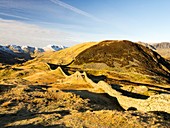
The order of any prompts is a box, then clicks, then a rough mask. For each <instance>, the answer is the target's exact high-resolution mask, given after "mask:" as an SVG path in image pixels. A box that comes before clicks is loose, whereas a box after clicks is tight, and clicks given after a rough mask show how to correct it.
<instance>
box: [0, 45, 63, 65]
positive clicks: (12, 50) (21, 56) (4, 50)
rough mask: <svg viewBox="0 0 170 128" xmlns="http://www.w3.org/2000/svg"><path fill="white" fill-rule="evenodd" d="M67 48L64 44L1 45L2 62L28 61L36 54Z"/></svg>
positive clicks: (0, 58) (0, 61) (0, 60)
mask: <svg viewBox="0 0 170 128" xmlns="http://www.w3.org/2000/svg"><path fill="white" fill-rule="evenodd" d="M64 48H66V47H65V46H62V45H48V46H47V47H44V48H37V47H31V46H18V45H6V46H2V45H0V63H1V64H16V63H23V62H26V61H28V60H30V59H32V58H33V57H35V56H36V54H37V53H43V52H48V51H58V50H61V49H64Z"/></svg>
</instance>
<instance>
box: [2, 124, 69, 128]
mask: <svg viewBox="0 0 170 128" xmlns="http://www.w3.org/2000/svg"><path fill="white" fill-rule="evenodd" d="M5 128H70V127H66V126H65V125H64V124H57V125H50V126H44V125H40V124H35V125H34V124H27V125H17V126H9V127H5Z"/></svg>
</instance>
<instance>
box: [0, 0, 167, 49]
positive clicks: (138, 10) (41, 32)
mask: <svg viewBox="0 0 170 128" xmlns="http://www.w3.org/2000/svg"><path fill="white" fill-rule="evenodd" d="M169 6H170V1H169V0H0V39H1V40H0V43H1V44H6V43H8V44H9V43H15V44H19V45H33V46H39V47H40V46H45V45H48V44H49V43H56V44H62V45H66V46H71V45H74V44H77V43H81V42H87V41H101V40H105V39H118V40H120V39H128V40H132V41H144V42H151V43H152V42H161V41H170V31H169V30H170V25H169V23H170V16H169V13H170V8H169Z"/></svg>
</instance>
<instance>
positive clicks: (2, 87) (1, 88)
mask: <svg viewBox="0 0 170 128" xmlns="http://www.w3.org/2000/svg"><path fill="white" fill-rule="evenodd" d="M15 87H16V85H4V84H0V93H2V92H5V91H8V90H10V89H12V88H15Z"/></svg>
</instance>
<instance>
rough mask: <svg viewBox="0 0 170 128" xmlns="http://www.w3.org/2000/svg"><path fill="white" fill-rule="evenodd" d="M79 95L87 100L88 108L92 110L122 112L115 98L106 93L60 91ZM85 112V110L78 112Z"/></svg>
mask: <svg viewBox="0 0 170 128" xmlns="http://www.w3.org/2000/svg"><path fill="white" fill-rule="evenodd" d="M62 91H64V92H72V93H75V94H77V95H79V96H80V97H81V98H82V99H89V103H90V107H91V108H92V109H93V110H118V111H124V109H123V108H122V106H121V105H120V104H119V102H118V100H117V98H116V97H111V96H110V95H108V94H107V93H94V92H89V91H87V90H62ZM80 111H81V112H82V111H86V110H80Z"/></svg>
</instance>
